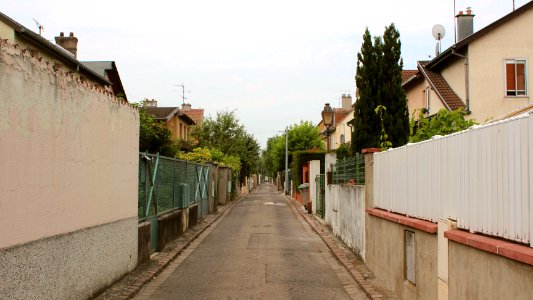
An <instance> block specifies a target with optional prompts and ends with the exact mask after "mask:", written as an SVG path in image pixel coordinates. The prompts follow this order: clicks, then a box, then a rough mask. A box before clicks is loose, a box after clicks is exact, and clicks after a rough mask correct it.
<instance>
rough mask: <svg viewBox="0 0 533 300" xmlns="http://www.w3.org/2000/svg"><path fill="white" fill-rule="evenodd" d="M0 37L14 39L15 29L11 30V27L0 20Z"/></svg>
mask: <svg viewBox="0 0 533 300" xmlns="http://www.w3.org/2000/svg"><path fill="white" fill-rule="evenodd" d="M0 38H2V39H8V40H10V41H12V42H14V41H15V31H14V30H13V28H11V27H9V26H7V25H6V24H4V23H3V22H1V21H0Z"/></svg>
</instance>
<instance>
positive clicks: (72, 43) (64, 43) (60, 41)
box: [55, 32, 78, 57]
mask: <svg viewBox="0 0 533 300" xmlns="http://www.w3.org/2000/svg"><path fill="white" fill-rule="evenodd" d="M55 40H56V44H57V45H59V46H61V47H63V48H64V49H65V50H67V51H68V52H70V53H72V54H74V57H76V54H77V52H78V38H77V37H75V36H74V33H73V32H71V33H70V36H68V37H67V36H65V33H64V32H60V33H59V36H56V37H55Z"/></svg>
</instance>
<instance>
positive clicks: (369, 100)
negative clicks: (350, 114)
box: [352, 28, 381, 152]
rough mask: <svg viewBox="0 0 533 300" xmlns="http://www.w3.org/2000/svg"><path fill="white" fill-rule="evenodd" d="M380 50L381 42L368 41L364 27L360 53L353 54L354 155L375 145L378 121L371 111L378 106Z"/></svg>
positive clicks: (377, 139) (377, 135) (367, 34)
mask: <svg viewBox="0 0 533 300" xmlns="http://www.w3.org/2000/svg"><path fill="white" fill-rule="evenodd" d="M380 49H381V39H379V38H375V39H374V42H372V37H371V36H370V31H368V28H367V29H366V30H365V34H364V35H363V44H362V46H361V51H360V52H359V53H357V71H356V75H355V84H356V87H357V90H358V92H359V97H358V99H357V100H356V102H355V104H354V131H353V134H352V147H353V149H354V152H359V151H361V149H363V148H371V147H377V145H379V126H380V121H379V118H378V116H377V115H376V114H375V113H374V110H375V108H376V107H377V105H378V97H379V94H378V93H380V90H379V84H378V83H379V82H380V78H379V76H380V75H381V72H380V71H381V70H380V61H381V51H380Z"/></svg>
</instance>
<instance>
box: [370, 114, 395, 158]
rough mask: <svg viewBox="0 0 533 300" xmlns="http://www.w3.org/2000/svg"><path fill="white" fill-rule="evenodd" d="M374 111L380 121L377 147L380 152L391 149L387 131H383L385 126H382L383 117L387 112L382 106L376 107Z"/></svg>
mask: <svg viewBox="0 0 533 300" xmlns="http://www.w3.org/2000/svg"><path fill="white" fill-rule="evenodd" d="M374 111H375V113H376V115H378V116H379V119H380V120H381V132H380V134H379V146H380V148H381V150H387V149H389V148H390V147H392V143H391V142H390V141H389V136H388V135H387V131H385V125H384V124H383V115H384V114H385V112H386V111H387V108H386V107H385V106H383V105H378V106H377V107H376V109H375V110H374Z"/></svg>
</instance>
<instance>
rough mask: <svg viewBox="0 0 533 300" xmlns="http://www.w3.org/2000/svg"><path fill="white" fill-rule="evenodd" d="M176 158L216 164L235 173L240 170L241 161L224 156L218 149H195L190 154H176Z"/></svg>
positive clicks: (234, 157) (233, 157)
mask: <svg viewBox="0 0 533 300" xmlns="http://www.w3.org/2000/svg"><path fill="white" fill-rule="evenodd" d="M176 158H179V159H183V160H187V161H194V162H198V163H206V162H216V163H219V164H220V165H222V166H227V167H229V168H230V169H232V170H233V171H235V172H238V171H239V170H240V169H241V160H240V158H238V157H236V156H231V155H226V154H224V153H223V152H222V151H220V150H218V149H214V148H212V149H209V148H195V149H193V150H192V152H187V153H185V152H178V153H177V154H176Z"/></svg>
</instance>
